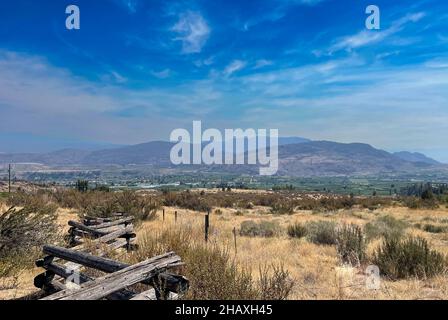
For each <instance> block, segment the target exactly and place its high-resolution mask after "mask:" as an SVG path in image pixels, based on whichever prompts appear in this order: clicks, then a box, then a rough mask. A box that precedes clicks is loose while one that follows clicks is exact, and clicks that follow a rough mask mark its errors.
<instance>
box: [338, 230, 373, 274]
mask: <svg viewBox="0 0 448 320" xmlns="http://www.w3.org/2000/svg"><path fill="white" fill-rule="evenodd" d="M336 248H337V251H338V255H339V257H340V259H341V261H342V262H343V263H348V264H350V265H353V266H359V265H360V264H361V263H362V262H363V261H364V260H365V258H366V242H365V237H364V234H363V231H362V228H361V227H360V226H357V225H354V224H350V225H346V224H344V225H342V226H341V227H339V228H338V229H337V232H336Z"/></svg>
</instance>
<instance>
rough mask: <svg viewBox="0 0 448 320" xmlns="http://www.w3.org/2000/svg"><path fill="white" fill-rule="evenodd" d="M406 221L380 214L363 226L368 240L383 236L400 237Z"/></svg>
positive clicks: (406, 225)
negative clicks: (380, 215)
mask: <svg viewBox="0 0 448 320" xmlns="http://www.w3.org/2000/svg"><path fill="white" fill-rule="evenodd" d="M407 227H408V223H406V222H405V221H402V220H398V219H396V218H394V217H392V216H382V217H379V218H377V219H376V220H375V221H373V222H369V223H367V224H366V225H365V226H364V232H365V233H366V237H367V239H368V240H372V239H376V238H380V237H384V238H400V237H401V236H403V234H404V232H405V230H406V228H407Z"/></svg>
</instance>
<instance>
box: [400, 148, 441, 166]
mask: <svg viewBox="0 0 448 320" xmlns="http://www.w3.org/2000/svg"><path fill="white" fill-rule="evenodd" d="M393 155H394V156H396V157H399V158H400V159H403V160H406V161H410V162H422V163H428V164H434V165H437V164H441V163H440V162H438V161H436V160H434V159H432V158H429V157H427V156H426V155H424V154H423V153H419V152H408V151H400V152H394V153H393Z"/></svg>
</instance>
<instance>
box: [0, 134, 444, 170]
mask: <svg viewBox="0 0 448 320" xmlns="http://www.w3.org/2000/svg"><path fill="white" fill-rule="evenodd" d="M295 139H297V140H295ZM294 141H300V142H299V143H287V142H288V140H286V142H285V140H284V141H283V145H280V146H279V170H278V174H280V175H287V176H340V175H369V174H382V173H388V174H395V173H403V172H408V173H409V172H410V173H413V172H418V171H419V170H421V169H428V168H435V169H437V168H439V167H440V166H441V165H439V164H438V163H437V162H436V163H433V162H428V161H414V160H415V159H416V157H415V156H413V157H412V159H411V160H412V161H408V160H406V159H403V153H401V154H399V155H396V154H391V153H389V152H386V151H383V150H379V149H375V148H374V147H372V146H370V145H368V144H363V143H348V144H345V143H337V142H331V141H310V142H306V141H303V140H301V138H300V139H298V138H290V140H289V142H294ZM173 145H174V144H173V143H170V142H164V141H155V142H148V143H143V144H138V145H134V146H126V147H120V148H113V149H104V150H98V151H82V150H73V149H66V150H61V151H58V152H51V153H45V154H0V164H1V163H20V162H22V163H23V162H25V163H30V162H31V163H41V164H43V165H47V166H58V165H59V166H60V165H63V166H65V167H70V166H75V165H76V166H79V165H81V166H89V167H91V166H95V167H101V166H106V165H152V166H156V167H160V168H167V167H174V166H173V165H172V164H171V161H170V151H171V148H172V146H173ZM422 156H423V157H425V156H424V155H422ZM422 156H418V159H422ZM425 158H426V157H425ZM426 159H428V158H426ZM177 168H178V169H179V170H184V169H186V170H200V171H206V172H211V171H220V172H228V173H240V174H258V168H259V166H258V165H255V166H253V165H233V166H227V165H214V166H205V165H198V166H181V167H177Z"/></svg>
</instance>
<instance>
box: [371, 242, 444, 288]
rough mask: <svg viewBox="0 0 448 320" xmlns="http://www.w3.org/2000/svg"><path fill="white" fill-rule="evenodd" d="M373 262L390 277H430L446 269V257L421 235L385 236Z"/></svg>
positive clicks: (382, 272)
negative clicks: (432, 247)
mask: <svg viewBox="0 0 448 320" xmlns="http://www.w3.org/2000/svg"><path fill="white" fill-rule="evenodd" d="M372 262H373V264H375V265H377V266H378V267H379V269H380V272H381V274H382V275H385V276H387V277H389V278H390V279H393V280H395V279H404V278H410V277H416V278H419V279H425V278H429V277H432V276H435V275H438V274H441V273H444V272H445V271H446V258H445V257H444V256H443V255H442V254H441V253H439V252H437V251H435V250H432V249H430V247H429V245H428V242H427V241H426V240H425V239H423V238H419V237H409V238H406V239H401V240H400V239H398V238H393V237H392V238H385V239H384V240H383V244H382V245H381V246H380V248H378V249H377V251H376V252H375V253H374V255H373V259H372Z"/></svg>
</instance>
